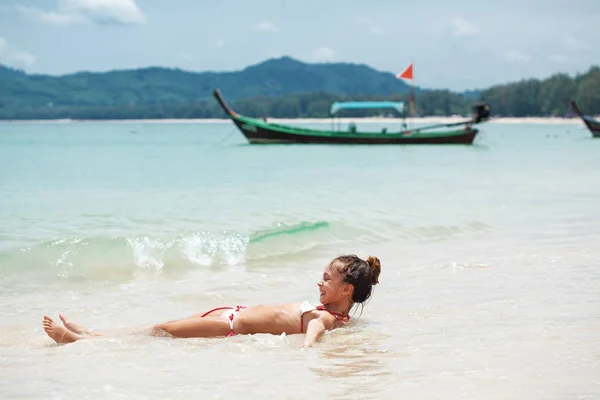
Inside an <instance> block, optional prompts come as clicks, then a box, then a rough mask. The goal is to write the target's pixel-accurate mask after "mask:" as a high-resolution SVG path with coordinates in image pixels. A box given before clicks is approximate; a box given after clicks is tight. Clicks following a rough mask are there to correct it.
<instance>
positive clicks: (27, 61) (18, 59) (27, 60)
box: [7, 50, 35, 67]
mask: <svg viewBox="0 0 600 400" xmlns="http://www.w3.org/2000/svg"><path fill="white" fill-rule="evenodd" d="M7 60H8V62H9V63H10V64H12V65H19V66H23V67H30V66H32V65H33V64H35V56H34V55H33V54H31V53H29V52H27V51H22V50H17V51H14V52H11V53H9V54H8V56H7Z"/></svg>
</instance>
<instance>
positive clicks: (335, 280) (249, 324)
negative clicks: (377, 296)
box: [43, 255, 381, 347]
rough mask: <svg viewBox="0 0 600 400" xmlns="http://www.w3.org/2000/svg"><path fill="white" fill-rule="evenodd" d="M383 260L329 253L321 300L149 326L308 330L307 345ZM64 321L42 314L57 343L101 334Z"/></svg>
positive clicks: (336, 321)
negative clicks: (316, 302)
mask: <svg viewBox="0 0 600 400" xmlns="http://www.w3.org/2000/svg"><path fill="white" fill-rule="evenodd" d="M380 273H381V263H380V261H379V259H378V258H377V257H374V256H370V257H369V258H368V259H367V260H363V259H361V258H359V257H357V256H355V255H345V256H340V257H337V258H335V259H333V260H332V261H331V262H330V263H329V265H327V267H325V270H324V271H323V277H322V279H321V280H320V281H319V282H318V283H317V285H318V287H319V291H320V294H319V301H320V304H318V305H313V304H312V303H309V302H308V301H305V302H303V303H287V304H277V305H258V306H253V307H246V306H236V307H220V308H216V309H213V310H210V311H207V312H205V313H201V314H195V315H192V316H190V317H187V318H184V319H179V320H174V321H169V322H165V323H162V324H158V325H155V326H153V327H152V328H150V331H151V332H152V334H157V335H160V334H169V335H171V336H173V337H176V338H192V337H220V336H233V335H238V334H239V335H248V334H256V333H270V334H274V335H281V334H282V333H285V334H287V335H291V334H298V333H306V338H305V340H304V346H305V347H308V346H311V345H312V344H313V343H314V342H315V341H317V340H318V339H319V338H320V337H321V336H322V335H323V333H324V332H325V331H328V330H332V329H334V328H338V327H340V326H343V325H344V324H345V323H346V322H348V321H349V320H350V316H349V312H350V310H351V309H352V307H353V306H354V305H356V304H357V303H364V302H365V301H367V300H368V299H369V298H370V297H371V291H372V288H373V286H374V285H376V284H377V283H378V282H379V274H380ZM60 319H61V321H62V322H63V324H64V325H60V324H58V323H57V322H55V321H53V320H52V319H51V318H50V317H48V316H44V321H43V325H44V330H45V331H46V333H47V334H48V336H50V337H51V338H52V339H53V340H54V341H55V342H56V343H60V344H63V343H71V342H74V341H76V340H80V339H84V338H87V337H91V336H102V335H101V334H100V333H96V332H92V331H89V330H87V329H86V328H84V327H82V326H80V325H78V324H76V323H74V322H71V321H69V320H67V319H66V318H65V317H64V316H63V315H62V314H60Z"/></svg>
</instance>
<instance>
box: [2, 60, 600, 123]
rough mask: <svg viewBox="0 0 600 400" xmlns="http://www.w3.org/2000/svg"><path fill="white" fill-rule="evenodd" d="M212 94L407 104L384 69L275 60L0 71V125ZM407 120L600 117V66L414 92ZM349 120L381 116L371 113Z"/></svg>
mask: <svg viewBox="0 0 600 400" xmlns="http://www.w3.org/2000/svg"><path fill="white" fill-rule="evenodd" d="M215 88H219V89H221V92H222V93H223V95H224V96H225V98H226V99H227V100H228V101H230V103H231V104H232V106H234V109H236V111H238V112H240V113H242V114H246V115H249V116H254V117H264V116H271V117H277V118H299V117H300V118H306V117H310V118H324V117H328V116H329V107H330V106H331V103H332V102H334V101H345V100H348V99H352V100H359V101H360V100H384V99H386V100H393V101H407V100H408V97H409V96H408V92H409V87H408V85H407V84H406V83H405V82H404V81H402V80H399V79H396V77H395V76H394V75H393V74H392V73H389V72H381V71H377V70H375V69H373V68H371V67H369V66H367V65H363V64H351V63H328V64H308V63H304V62H300V61H298V60H295V59H292V58H290V57H281V58H275V59H269V60H266V61H264V62H261V63H258V64H256V65H251V66H249V67H246V68H244V69H242V70H239V71H227V72H214V71H206V72H189V71H183V70H180V69H174V68H161V67H150V68H141V69H133V70H116V71H108V72H78V73H74V74H68V75H62V76H50V75H40V74H26V73H24V72H23V71H19V70H15V69H12V68H7V67H3V66H0V120H7V119H8V120H10V119H15V120H22V119H25V120H26V119H65V118H67V119H69V118H70V119H155V118H158V119H160V118H222V117H224V116H225V115H224V113H223V111H222V110H221V109H220V108H219V107H218V105H217V103H216V101H214V99H213V98H212V96H211V92H212V90H213V89H215ZM415 92H416V94H417V95H416V99H415V112H416V114H415V115H421V116H424V115H454V114H460V115H468V114H469V113H470V110H471V106H472V104H473V103H474V102H477V101H485V102H487V103H489V104H490V106H491V109H492V115H495V116H499V115H501V116H515V117H526V116H549V115H552V116H565V115H569V114H570V113H571V112H572V111H571V109H570V105H569V102H570V100H571V99H575V100H576V101H577V104H578V105H579V106H580V108H581V109H582V110H583V111H584V112H585V113H587V114H592V115H597V114H600V67H599V66H596V65H593V66H591V67H590V68H589V70H588V71H586V72H584V73H578V74H576V75H575V76H570V75H567V74H564V73H561V74H555V75H552V76H550V77H548V78H546V79H543V80H540V79H523V80H521V81H518V82H512V83H505V84H500V85H495V86H492V87H489V88H486V89H482V90H474V91H465V92H462V93H456V92H452V91H449V90H443V89H442V90H436V89H420V88H415ZM349 115H353V116H368V115H379V112H378V111H377V110H371V111H364V110H362V111H360V112H359V111H356V112H352V113H350V114H349Z"/></svg>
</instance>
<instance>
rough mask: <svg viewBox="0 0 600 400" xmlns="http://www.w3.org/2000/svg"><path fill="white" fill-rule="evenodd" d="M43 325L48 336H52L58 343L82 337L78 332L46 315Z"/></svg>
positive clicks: (69, 341) (70, 341)
mask: <svg viewBox="0 0 600 400" xmlns="http://www.w3.org/2000/svg"><path fill="white" fill-rule="evenodd" d="M43 325H44V330H45V331H46V333H47V334H48V336H50V338H52V340H54V341H55V342H56V343H58V344H63V343H72V342H74V341H76V340H79V339H81V335H78V334H77V333H75V332H72V331H70V330H68V329H67V328H65V327H64V326H61V325H59V324H57V323H56V322H54V321H53V320H52V318H50V317H48V316H46V315H44V322H43Z"/></svg>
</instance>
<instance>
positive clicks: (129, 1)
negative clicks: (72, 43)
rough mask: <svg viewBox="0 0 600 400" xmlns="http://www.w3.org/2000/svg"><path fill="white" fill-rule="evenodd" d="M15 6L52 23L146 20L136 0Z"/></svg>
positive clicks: (83, 0) (72, 0) (63, 0)
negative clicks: (52, 8)
mask: <svg viewBox="0 0 600 400" xmlns="http://www.w3.org/2000/svg"><path fill="white" fill-rule="evenodd" d="M15 8H16V9H17V11H19V12H20V13H22V14H23V15H25V16H27V17H29V18H32V19H34V20H36V21H40V22H44V23H48V24H52V25H72V24H78V23H84V22H95V23H98V24H120V25H132V24H143V23H145V22H146V16H145V15H144V13H143V12H142V11H141V10H140V9H139V8H138V6H137V5H136V3H135V0H61V1H60V3H59V8H58V11H44V10H41V9H39V8H35V7H25V6H20V5H17V6H15Z"/></svg>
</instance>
